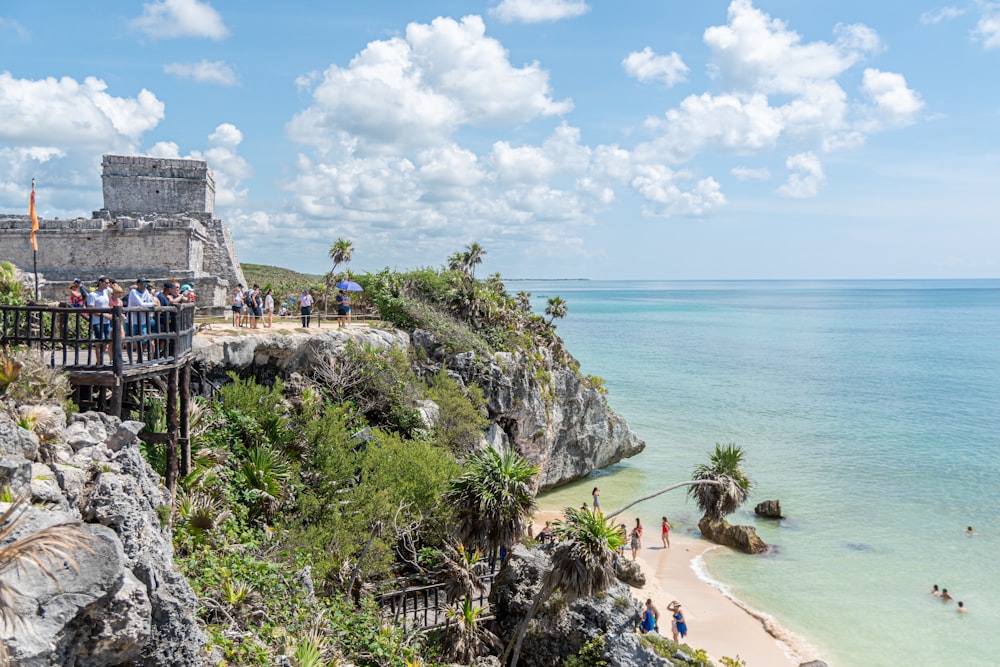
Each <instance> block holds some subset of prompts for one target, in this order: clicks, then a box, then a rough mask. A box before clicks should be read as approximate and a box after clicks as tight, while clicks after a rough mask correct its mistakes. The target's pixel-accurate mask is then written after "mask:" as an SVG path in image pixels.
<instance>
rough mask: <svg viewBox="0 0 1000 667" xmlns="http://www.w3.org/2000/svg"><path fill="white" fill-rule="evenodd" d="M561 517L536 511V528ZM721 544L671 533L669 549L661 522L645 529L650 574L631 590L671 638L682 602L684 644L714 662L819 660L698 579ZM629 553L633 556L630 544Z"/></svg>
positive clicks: (782, 666)
mask: <svg viewBox="0 0 1000 667" xmlns="http://www.w3.org/2000/svg"><path fill="white" fill-rule="evenodd" d="M561 517H562V513H561V512H555V511H548V510H546V511H541V512H538V513H536V514H535V517H534V523H535V530H536V531H537V530H539V529H541V527H542V526H544V525H545V522H546V521H553V520H557V519H559V518H561ZM654 529H655V530H654ZM723 548H725V547H720V546H716V545H713V544H711V543H709V542H707V541H704V540H695V539H691V538H689V537H685V536H683V535H677V536H675V535H674V534H673V533H671V536H670V548H669V549H665V548H663V546H662V543H661V541H660V527H659V525H656V526H654V527H653V528H647V534H646V535H645V536H644V538H643V548H642V549H641V550H640V551H639V556H638V559H637V560H638V562H639V563H640V565H641V567H642V571H643V572H644V573H645V575H646V586H645V587H643V588H633V589H632V593H633V595H634V596H635V597H636V599H638V600H640V601H641V602H645V601H646V599H647V598H652V600H653V604H654V605H655V606H656V607H657V608H658V609H659V611H660V630H661V633H662V634H663V635H664V636H665V637H667V638H670V619H669V612H668V611H667V605H668V604H670V602H671V601H673V600H678V601H680V602H681V604H682V607H683V610H684V616H685V619H686V621H687V625H688V636H687V639H686V642H684V643H688V644H689V645H691V646H692V647H693V648H701V649H705V651H707V652H708V654H709V656H710V657H711V658H712V659H713V661H715V662H718V659H719V658H721V657H723V656H729V657H736V656H737V655H739V657H740V658H742V659H743V660H745V661H746V664H747V667H786V666H788V667H796V666H797V665H799V664H800V663H802V662H807V661H809V660H814V659H819V656H815V655H812V654H811V651H810V649H809V648H808V647H807V646H806V645H805V644H804V643H803V642H802V641H801V640H799V639H797V638H796V637H794V636H792V635H790V634H789V633H787V632H786V631H785V630H783V629H782V628H781V627H780V626H778V625H777V624H775V623H774V622H773V621H772V620H771V619H769V618H767V617H766V615H763V614H762V615H760V617H758V616H757V615H756V614H755V613H752V612H751V611H749V610H747V609H744V608H743V607H741V606H739V605H738V604H737V603H736V602H734V601H733V600H731V599H729V598H728V597H726V596H725V595H724V594H723V593H722V592H721V591H720V590H719V589H717V588H715V587H714V586H712V585H711V584H709V583H708V582H706V581H704V580H703V579H701V578H699V576H698V574H697V572H696V570H695V567H696V564H697V563H696V559H698V558H699V556H701V555H702V554H703V553H705V552H706V551H708V550H710V549H723ZM625 553H626V556H627V557H630V551H629V550H628V549H627V548H626V551H625Z"/></svg>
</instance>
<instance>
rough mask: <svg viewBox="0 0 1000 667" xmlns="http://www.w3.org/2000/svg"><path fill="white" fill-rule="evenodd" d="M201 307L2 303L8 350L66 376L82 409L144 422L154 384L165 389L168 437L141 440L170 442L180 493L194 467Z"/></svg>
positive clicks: (0, 324) (1, 327) (0, 326)
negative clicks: (192, 422) (23, 352)
mask: <svg viewBox="0 0 1000 667" xmlns="http://www.w3.org/2000/svg"><path fill="white" fill-rule="evenodd" d="M194 309H195V306H194V304H183V305H179V306H165V307H156V308H125V307H122V306H115V307H113V308H96V309H93V308H71V307H63V306H42V305H29V306H6V305H0V345H3V346H4V347H8V348H9V347H13V346H24V347H27V348H28V349H29V350H32V351H34V352H37V353H38V354H39V355H40V357H41V358H42V360H43V361H45V362H46V363H47V364H48V365H49V366H51V367H53V368H58V369H62V370H63V371H65V372H66V374H67V376H68V377H69V381H70V384H71V385H72V386H73V400H74V402H75V403H76V404H77V406H78V407H79V408H80V410H98V411H100V412H106V413H108V414H111V415H114V416H115V417H119V418H122V419H128V418H138V419H142V417H143V413H144V409H145V405H146V400H145V397H146V393H147V385H148V384H154V385H158V389H160V390H161V391H162V392H163V395H164V398H165V399H166V413H167V414H166V417H167V432H166V433H149V432H145V431H144V432H143V433H142V434H141V435H140V437H142V438H143V439H144V440H146V441H148V442H156V443H160V444H166V445H167V480H166V481H167V487H168V488H169V489H170V490H171V492H172V491H173V489H174V485H175V484H176V481H177V476H178V473H180V474H187V472H189V471H190V468H191V451H190V438H189V431H190V428H189V423H188V418H189V417H188V415H189V407H190V399H191V397H190V384H191V362H192V361H193V355H192V353H191V349H192V342H193V340H194V334H195V322H194ZM178 401H179V402H180V405H179V406H178ZM178 447H180V448H181V450H182V451H181V453H180V456H178Z"/></svg>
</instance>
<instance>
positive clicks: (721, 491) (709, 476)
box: [688, 443, 753, 519]
mask: <svg viewBox="0 0 1000 667" xmlns="http://www.w3.org/2000/svg"><path fill="white" fill-rule="evenodd" d="M744 456H745V453H744V451H743V448H742V447H740V446H739V445H737V444H735V443H730V444H728V445H720V444H719V443H715V452H713V453H711V454H710V455H709V459H708V463H701V464H699V465H697V466H695V468H694V474H693V475H692V476H693V477H694V479H695V480H699V481H712V482H718V483H717V484H699V485H697V486H692V487H691V488H690V489H688V495H689V496H691V497H692V498H694V501H695V502H696V503H698V507H699V508H700V509H701V511H702V512H704V513H705V515H706V516H708V517H709V518H712V519H721V518H722V517H724V516H725V515H727V514H732V513H733V512H735V511H736V510H737V509H738V508H739V506H740V505H742V504H743V503H744V502H746V500H747V498H749V497H750V492H751V490H752V489H753V482H751V481H750V478H749V477H747V476H746V473H744V472H743V469H742V467H741V466H742V464H743V457H744Z"/></svg>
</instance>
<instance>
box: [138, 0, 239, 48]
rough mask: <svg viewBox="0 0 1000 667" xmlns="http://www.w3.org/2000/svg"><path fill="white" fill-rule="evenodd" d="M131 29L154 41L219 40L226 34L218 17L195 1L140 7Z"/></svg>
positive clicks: (178, 0) (169, 0)
mask: <svg viewBox="0 0 1000 667" xmlns="http://www.w3.org/2000/svg"><path fill="white" fill-rule="evenodd" d="M131 24H132V27H134V28H135V29H137V30H139V31H141V32H143V33H145V34H147V35H149V36H150V37H157V38H173V37H205V38H208V39H214V40H220V39H223V38H225V37H226V36H227V35H228V34H229V29H228V28H227V27H226V24H225V22H224V21H223V20H222V16H221V15H220V14H219V12H217V11H216V10H215V9H214V8H213V7H212V5H210V4H208V3H207V2H199V0H156V1H154V2H147V3H145V4H144V5H143V6H142V16H140V17H139V18H137V19H133V20H132V22H131Z"/></svg>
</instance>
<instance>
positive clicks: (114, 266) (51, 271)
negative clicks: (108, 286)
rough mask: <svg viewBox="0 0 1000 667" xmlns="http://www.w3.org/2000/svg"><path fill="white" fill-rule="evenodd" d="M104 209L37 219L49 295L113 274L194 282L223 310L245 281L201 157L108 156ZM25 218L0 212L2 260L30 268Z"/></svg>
mask: <svg viewBox="0 0 1000 667" xmlns="http://www.w3.org/2000/svg"><path fill="white" fill-rule="evenodd" d="M102 167H103V176H102V180H103V185H104V208H102V209H101V210H99V211H95V212H94V213H93V215H92V216H91V218H90V219H86V218H75V219H73V220H42V219H39V221H38V222H39V231H38V234H37V239H38V258H37V259H38V272H39V273H40V274H43V275H44V277H45V284H44V285H42V286H41V292H42V299H43V300H56V301H58V300H60V299H62V298H63V297H64V294H65V288H66V286H67V284H68V283H69V282H70V281H72V280H73V279H74V278H81V279H82V280H83V281H84V282H87V283H91V282H93V281H94V280H96V278H97V277H98V276H100V275H108V276H111V277H112V278H114V279H115V280H117V281H118V282H119V283H121V284H122V285H128V284H130V283H132V282H134V281H135V280H136V279H137V278H139V277H145V278H149V279H150V280H153V281H156V282H163V281H164V280H166V279H168V278H171V279H176V280H179V281H181V282H182V283H189V284H193V286H194V287H195V290H196V292H197V294H198V304H199V306H201V307H206V308H213V309H220V308H225V306H226V305H227V303H228V301H227V295H228V293H229V292H231V288H232V287H233V286H235V285H236V284H237V283H243V284H245V283H246V279H245V278H244V277H243V271H242V269H241V268H240V264H239V260H238V259H237V258H236V249H235V247H234V246H233V239H232V235H231V234H230V232H229V228H228V227H226V225H225V223H223V222H222V220H220V219H218V218H216V217H215V180H214V179H213V178H212V172H211V171H209V169H208V165H207V164H206V163H205V162H204V161H202V160H175V159H161V158H148V157H132V156H124V155H105V156H104V159H103V162H102ZM30 232H31V221H30V219H29V218H28V216H27V215H3V214H0V260H6V261H9V262H13V263H14V264H15V265H17V266H18V267H20V268H21V269H23V270H25V271H31V270H32V260H33V258H32V248H31V242H30V239H29V235H30Z"/></svg>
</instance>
